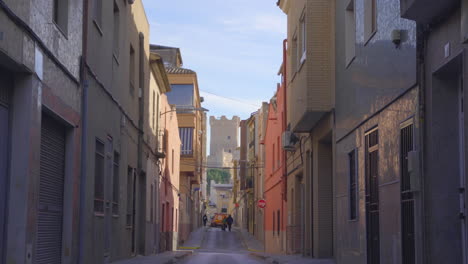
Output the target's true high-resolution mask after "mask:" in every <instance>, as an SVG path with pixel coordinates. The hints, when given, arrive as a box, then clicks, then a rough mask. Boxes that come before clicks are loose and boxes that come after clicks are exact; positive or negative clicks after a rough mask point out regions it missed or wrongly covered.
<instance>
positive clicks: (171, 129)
mask: <svg viewBox="0 0 468 264" xmlns="http://www.w3.org/2000/svg"><path fill="white" fill-rule="evenodd" d="M150 65H151V70H152V71H151V73H152V74H151V76H150V91H149V95H150V96H149V104H148V106H149V107H148V111H147V113H148V120H149V122H148V124H149V126H148V128H149V130H150V131H149V132H148V133H147V135H148V143H149V146H150V149H151V152H152V153H153V154H154V155H147V157H148V162H147V167H148V168H147V171H154V173H151V175H155V177H154V178H152V179H151V181H150V182H149V183H148V185H149V186H151V187H150V192H149V193H147V196H149V197H148V199H149V201H151V202H150V204H148V205H147V208H148V209H147V212H149V214H150V219H151V218H153V217H154V218H155V224H154V229H152V228H150V230H148V232H149V233H152V234H158V233H159V237H158V236H149V240H153V239H154V240H155V241H154V244H155V245H157V246H158V248H156V249H155V251H156V252H159V251H165V250H174V249H177V246H178V221H179V220H178V216H179V211H180V210H179V198H178V194H179V188H180V186H179V185H180V184H179V181H180V178H179V173H180V172H179V171H180V170H179V168H180V165H179V164H180V145H181V142H180V137H179V127H178V121H177V114H176V109H175V107H174V106H171V105H169V102H168V100H167V96H166V94H165V93H167V92H170V91H171V86H170V84H169V79H168V78H167V74H166V70H165V67H164V62H163V60H162V58H161V56H159V55H158V54H157V53H155V52H151V54H150ZM152 156H155V157H157V159H156V160H150V157H152ZM151 244H152V243H151Z"/></svg>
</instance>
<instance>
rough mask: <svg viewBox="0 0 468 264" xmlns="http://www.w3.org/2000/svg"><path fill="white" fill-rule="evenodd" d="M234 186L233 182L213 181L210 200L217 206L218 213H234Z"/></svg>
mask: <svg viewBox="0 0 468 264" xmlns="http://www.w3.org/2000/svg"><path fill="white" fill-rule="evenodd" d="M232 187H233V185H232V184H221V183H220V184H217V183H215V182H214V181H213V180H212V181H211V192H210V202H211V203H213V204H214V205H215V206H216V210H215V212H216V213H228V214H231V213H232V210H233V206H232V196H233V195H232Z"/></svg>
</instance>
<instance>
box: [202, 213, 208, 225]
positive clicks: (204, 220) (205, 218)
mask: <svg viewBox="0 0 468 264" xmlns="http://www.w3.org/2000/svg"><path fill="white" fill-rule="evenodd" d="M206 221H208V217H207V216H206V214H204V215H203V226H206Z"/></svg>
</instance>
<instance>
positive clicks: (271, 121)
mask: <svg viewBox="0 0 468 264" xmlns="http://www.w3.org/2000/svg"><path fill="white" fill-rule="evenodd" d="M280 74H281V75H282V76H283V78H282V80H284V71H283V67H281V70H280ZM285 88H286V87H285V82H284V81H282V84H281V85H278V89H277V91H276V94H275V95H274V96H273V98H272V99H271V101H270V106H269V110H268V120H267V124H266V131H265V140H264V142H263V144H264V145H265V193H264V195H265V200H266V202H267V206H266V207H265V214H264V216H265V219H264V221H265V250H266V252H268V253H284V252H285V241H286V232H285V231H286V228H285V226H286V221H287V214H286V213H285V212H287V210H286V209H287V208H286V205H287V204H286V197H287V196H286V193H285V191H286V178H285V176H284V175H285V166H286V164H285V152H284V151H283V148H282V146H281V144H282V142H281V140H282V133H283V131H285V130H286V122H285V120H284V117H285V114H286V113H285V103H284V102H285V96H284V93H285Z"/></svg>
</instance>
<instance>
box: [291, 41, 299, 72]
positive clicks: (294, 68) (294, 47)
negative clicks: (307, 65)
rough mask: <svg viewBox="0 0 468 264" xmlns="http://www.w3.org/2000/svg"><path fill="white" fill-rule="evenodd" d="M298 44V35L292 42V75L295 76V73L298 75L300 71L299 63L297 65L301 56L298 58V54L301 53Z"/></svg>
mask: <svg viewBox="0 0 468 264" xmlns="http://www.w3.org/2000/svg"><path fill="white" fill-rule="evenodd" d="M297 45H298V43H297V35H294V37H293V42H292V51H291V54H292V55H291V66H292V73H293V75H294V73H296V72H297V71H298V70H299V67H298V65H299V63H297V62H298V61H299V58H300V57H299V56H298V53H299V48H298V46H297Z"/></svg>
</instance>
